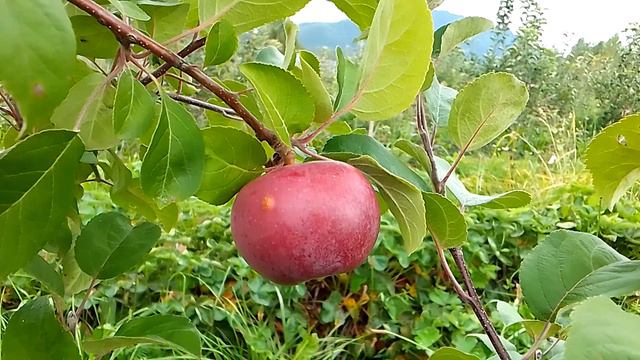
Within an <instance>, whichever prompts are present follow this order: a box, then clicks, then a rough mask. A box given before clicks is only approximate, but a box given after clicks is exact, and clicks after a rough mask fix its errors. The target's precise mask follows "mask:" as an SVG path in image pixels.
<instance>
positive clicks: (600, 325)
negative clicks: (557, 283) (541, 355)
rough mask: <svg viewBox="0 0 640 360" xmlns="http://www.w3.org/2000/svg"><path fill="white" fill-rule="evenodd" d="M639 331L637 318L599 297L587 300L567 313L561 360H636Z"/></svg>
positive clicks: (639, 318) (639, 319) (638, 347)
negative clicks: (568, 327) (570, 312)
mask: <svg viewBox="0 0 640 360" xmlns="http://www.w3.org/2000/svg"><path fill="white" fill-rule="evenodd" d="M639 332H640V317H639V316H637V315H633V314H629V313H626V312H624V311H623V310H621V309H620V308H619V307H618V306H617V305H616V304H615V303H613V302H612V301H611V300H609V299H606V298H603V297H597V298H594V299H590V300H587V301H585V302H584V303H582V304H580V305H579V306H577V307H576V308H575V310H574V311H573V313H572V314H571V328H570V329H569V337H568V338H567V342H566V350H565V354H564V359H565V360H583V359H601V360H621V359H629V360H631V359H637V358H638V354H640V342H638V333H639Z"/></svg>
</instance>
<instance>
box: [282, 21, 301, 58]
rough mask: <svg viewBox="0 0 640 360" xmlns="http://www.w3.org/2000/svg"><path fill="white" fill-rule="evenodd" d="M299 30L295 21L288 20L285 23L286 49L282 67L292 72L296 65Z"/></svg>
mask: <svg viewBox="0 0 640 360" xmlns="http://www.w3.org/2000/svg"><path fill="white" fill-rule="evenodd" d="M298 30H299V28H298V25H296V24H295V23H294V22H293V21H290V20H286V21H285V22H284V35H285V47H284V61H283V63H282V67H283V68H285V69H288V70H291V68H292V67H293V66H294V65H295V63H296V40H297V39H298Z"/></svg>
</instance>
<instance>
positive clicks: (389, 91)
mask: <svg viewBox="0 0 640 360" xmlns="http://www.w3.org/2000/svg"><path fill="white" fill-rule="evenodd" d="M432 29H433V23H432V19H431V12H430V11H429V9H428V8H427V4H426V3H425V2H424V1H422V0H406V1H402V2H395V1H391V0H382V1H380V4H378V7H377V8H376V14H375V16H374V18H373V22H372V24H371V29H370V30H369V38H368V40H367V45H366V47H365V49H364V55H363V58H362V73H361V75H360V80H359V84H358V89H357V91H356V93H355V95H354V97H353V99H352V100H351V102H350V104H349V105H347V107H346V108H343V109H342V110H341V111H345V109H349V110H351V111H352V112H353V113H354V114H355V115H356V116H358V117H359V118H361V119H363V120H386V119H388V118H390V117H392V116H395V115H397V114H398V113H400V112H402V111H404V110H406V109H407V108H408V107H409V106H410V105H411V103H412V102H413V100H414V97H415V94H416V93H417V92H418V91H419V90H420V88H421V87H422V84H423V82H424V78H425V75H426V73H427V72H428V70H429V63H430V59H429V58H428V57H427V56H425V54H429V53H431V49H432V47H433V33H432Z"/></svg>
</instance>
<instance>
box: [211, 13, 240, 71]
mask: <svg viewBox="0 0 640 360" xmlns="http://www.w3.org/2000/svg"><path fill="white" fill-rule="evenodd" d="M236 50H238V34H236V30H235V29H234V28H233V25H232V24H231V23H229V22H228V21H224V20H222V21H220V22H218V23H216V24H215V25H214V26H213V27H212V28H211V31H209V35H208V36H207V43H206V45H205V48H204V66H211V65H220V64H222V63H225V62H227V60H229V59H231V57H233V54H235V53H236Z"/></svg>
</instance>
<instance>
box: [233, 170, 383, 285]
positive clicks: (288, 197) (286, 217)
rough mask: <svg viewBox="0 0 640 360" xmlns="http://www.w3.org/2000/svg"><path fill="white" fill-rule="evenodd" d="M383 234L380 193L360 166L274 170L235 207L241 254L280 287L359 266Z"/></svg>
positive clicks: (235, 235) (257, 181)
mask: <svg viewBox="0 0 640 360" xmlns="http://www.w3.org/2000/svg"><path fill="white" fill-rule="evenodd" d="M379 229H380V210H379V207H378V202H377V200H376V194H375V192H374V191H373V188H372V187H371V185H370V184H369V182H368V181H367V179H366V178H365V177H364V175H363V174H362V173H361V172H360V171H359V170H358V169H356V168H354V167H353V166H351V165H348V164H345V163H341V162H337V161H315V162H309V163H304V164H297V165H289V166H284V167H282V168H280V169H277V170H273V171H271V172H269V173H267V174H266V175H264V176H261V177H259V178H257V179H255V180H254V181H252V182H250V183H249V184H247V185H246V186H244V187H243V188H242V190H241V191H240V192H239V193H238V195H237V197H236V200H235V202H234V204H233V208H232V210H231V232H232V234H233V238H234V241H235V243H236V246H237V248H238V252H239V253H240V255H242V257H243V258H244V259H245V260H246V261H247V262H248V263H249V265H251V267H253V268H254V269H255V270H256V271H257V272H259V273H260V274H261V275H262V276H264V277H265V278H267V279H270V280H272V281H274V282H276V283H280V284H297V283H300V282H304V281H307V280H311V279H316V278H320V277H324V276H329V275H335V274H339V273H343V272H348V271H351V270H353V269H355V268H356V267H358V266H359V265H360V264H362V263H363V262H364V261H365V260H366V258H367V256H368V255H369V253H370V252H371V249H372V248H373V246H374V244H375V242H376V238H377V236H378V231H379Z"/></svg>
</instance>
